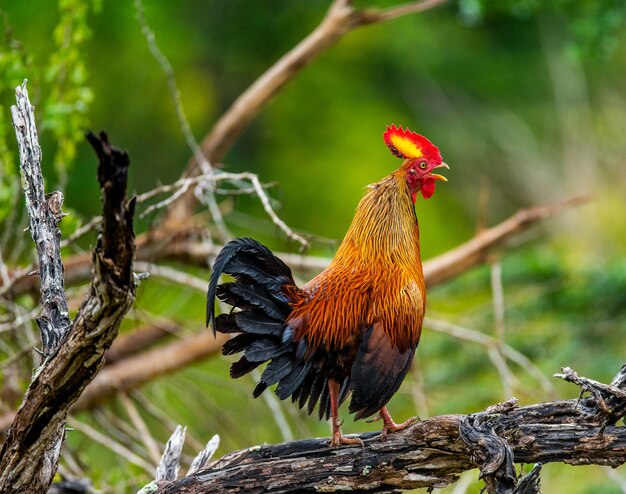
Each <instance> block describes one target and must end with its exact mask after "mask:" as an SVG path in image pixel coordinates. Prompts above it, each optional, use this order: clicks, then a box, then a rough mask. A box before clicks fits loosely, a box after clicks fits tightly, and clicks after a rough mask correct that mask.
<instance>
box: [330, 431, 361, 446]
mask: <svg viewBox="0 0 626 494" xmlns="http://www.w3.org/2000/svg"><path fill="white" fill-rule="evenodd" d="M351 444H358V445H359V446H361V447H362V448H363V449H365V443H364V442H363V440H362V439H359V438H358V437H345V436H342V435H341V432H339V433H334V434H333V438H332V439H331V440H330V447H331V448H338V447H340V446H342V445H346V446H348V445H351Z"/></svg>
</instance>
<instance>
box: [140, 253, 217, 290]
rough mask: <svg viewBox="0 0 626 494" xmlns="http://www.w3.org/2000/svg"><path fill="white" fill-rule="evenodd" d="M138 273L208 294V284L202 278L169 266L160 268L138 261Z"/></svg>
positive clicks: (156, 265)
mask: <svg viewBox="0 0 626 494" xmlns="http://www.w3.org/2000/svg"><path fill="white" fill-rule="evenodd" d="M135 270H136V271H145V272H147V273H150V274H151V275H154V276H158V277H160V278H163V279H166V280H168V281H172V282H174V283H178V284H179V285H184V286H188V287H190V288H194V289H196V290H199V291H201V292H203V293H204V292H206V287H207V282H206V280H203V279H202V278H198V277H197V276H193V275H191V274H189V273H185V272H184V271H180V270H178V269H174V268H171V267H168V266H159V265H158V264H153V263H150V262H143V261H137V262H135Z"/></svg>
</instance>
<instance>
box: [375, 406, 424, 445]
mask: <svg viewBox="0 0 626 494" xmlns="http://www.w3.org/2000/svg"><path fill="white" fill-rule="evenodd" d="M379 415H380V416H381V418H382V419H383V422H384V425H383V430H382V432H381V433H380V439H381V441H386V440H387V435H388V434H389V433H390V432H396V431H401V430H403V429H406V428H407V427H408V426H410V425H411V424H413V423H415V422H417V421H418V420H420V418H419V417H411V418H410V419H408V420H405V421H404V422H402V423H401V424H396V423H395V422H394V421H393V419H392V418H391V415H390V414H389V411H388V410H387V407H383V408H381V409H380V414H379Z"/></svg>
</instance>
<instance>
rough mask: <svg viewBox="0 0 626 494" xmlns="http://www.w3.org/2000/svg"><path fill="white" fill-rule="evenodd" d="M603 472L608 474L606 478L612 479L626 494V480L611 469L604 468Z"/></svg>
mask: <svg viewBox="0 0 626 494" xmlns="http://www.w3.org/2000/svg"><path fill="white" fill-rule="evenodd" d="M602 470H603V471H604V473H606V476H607V477H608V478H610V479H611V480H612V481H613V482H614V483H615V485H617V487H619V489H620V490H621V491H622V492H623V493H624V494H626V478H624V477H623V476H622V475H620V473H619V472H618V471H617V470H615V469H613V468H611V467H604V468H603V469H602Z"/></svg>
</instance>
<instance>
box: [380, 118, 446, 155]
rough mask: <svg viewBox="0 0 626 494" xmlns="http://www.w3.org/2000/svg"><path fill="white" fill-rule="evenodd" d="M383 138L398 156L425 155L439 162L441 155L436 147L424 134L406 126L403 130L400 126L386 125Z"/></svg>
mask: <svg viewBox="0 0 626 494" xmlns="http://www.w3.org/2000/svg"><path fill="white" fill-rule="evenodd" d="M384 138H385V144H387V147H388V148H389V150H390V151H391V152H392V153H393V154H394V155H395V156H397V157H398V158H403V159H417V158H422V157H425V158H427V159H434V160H435V161H437V160H438V162H441V155H440V154H439V150H438V149H437V147H436V146H434V145H433V144H432V143H431V142H430V141H429V140H428V139H426V138H425V137H424V136H422V135H420V134H418V133H417V132H413V131H411V130H409V129H408V128H407V129H406V130H405V129H403V128H402V127H396V126H395V125H388V126H387V130H386V131H385V134H384Z"/></svg>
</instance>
